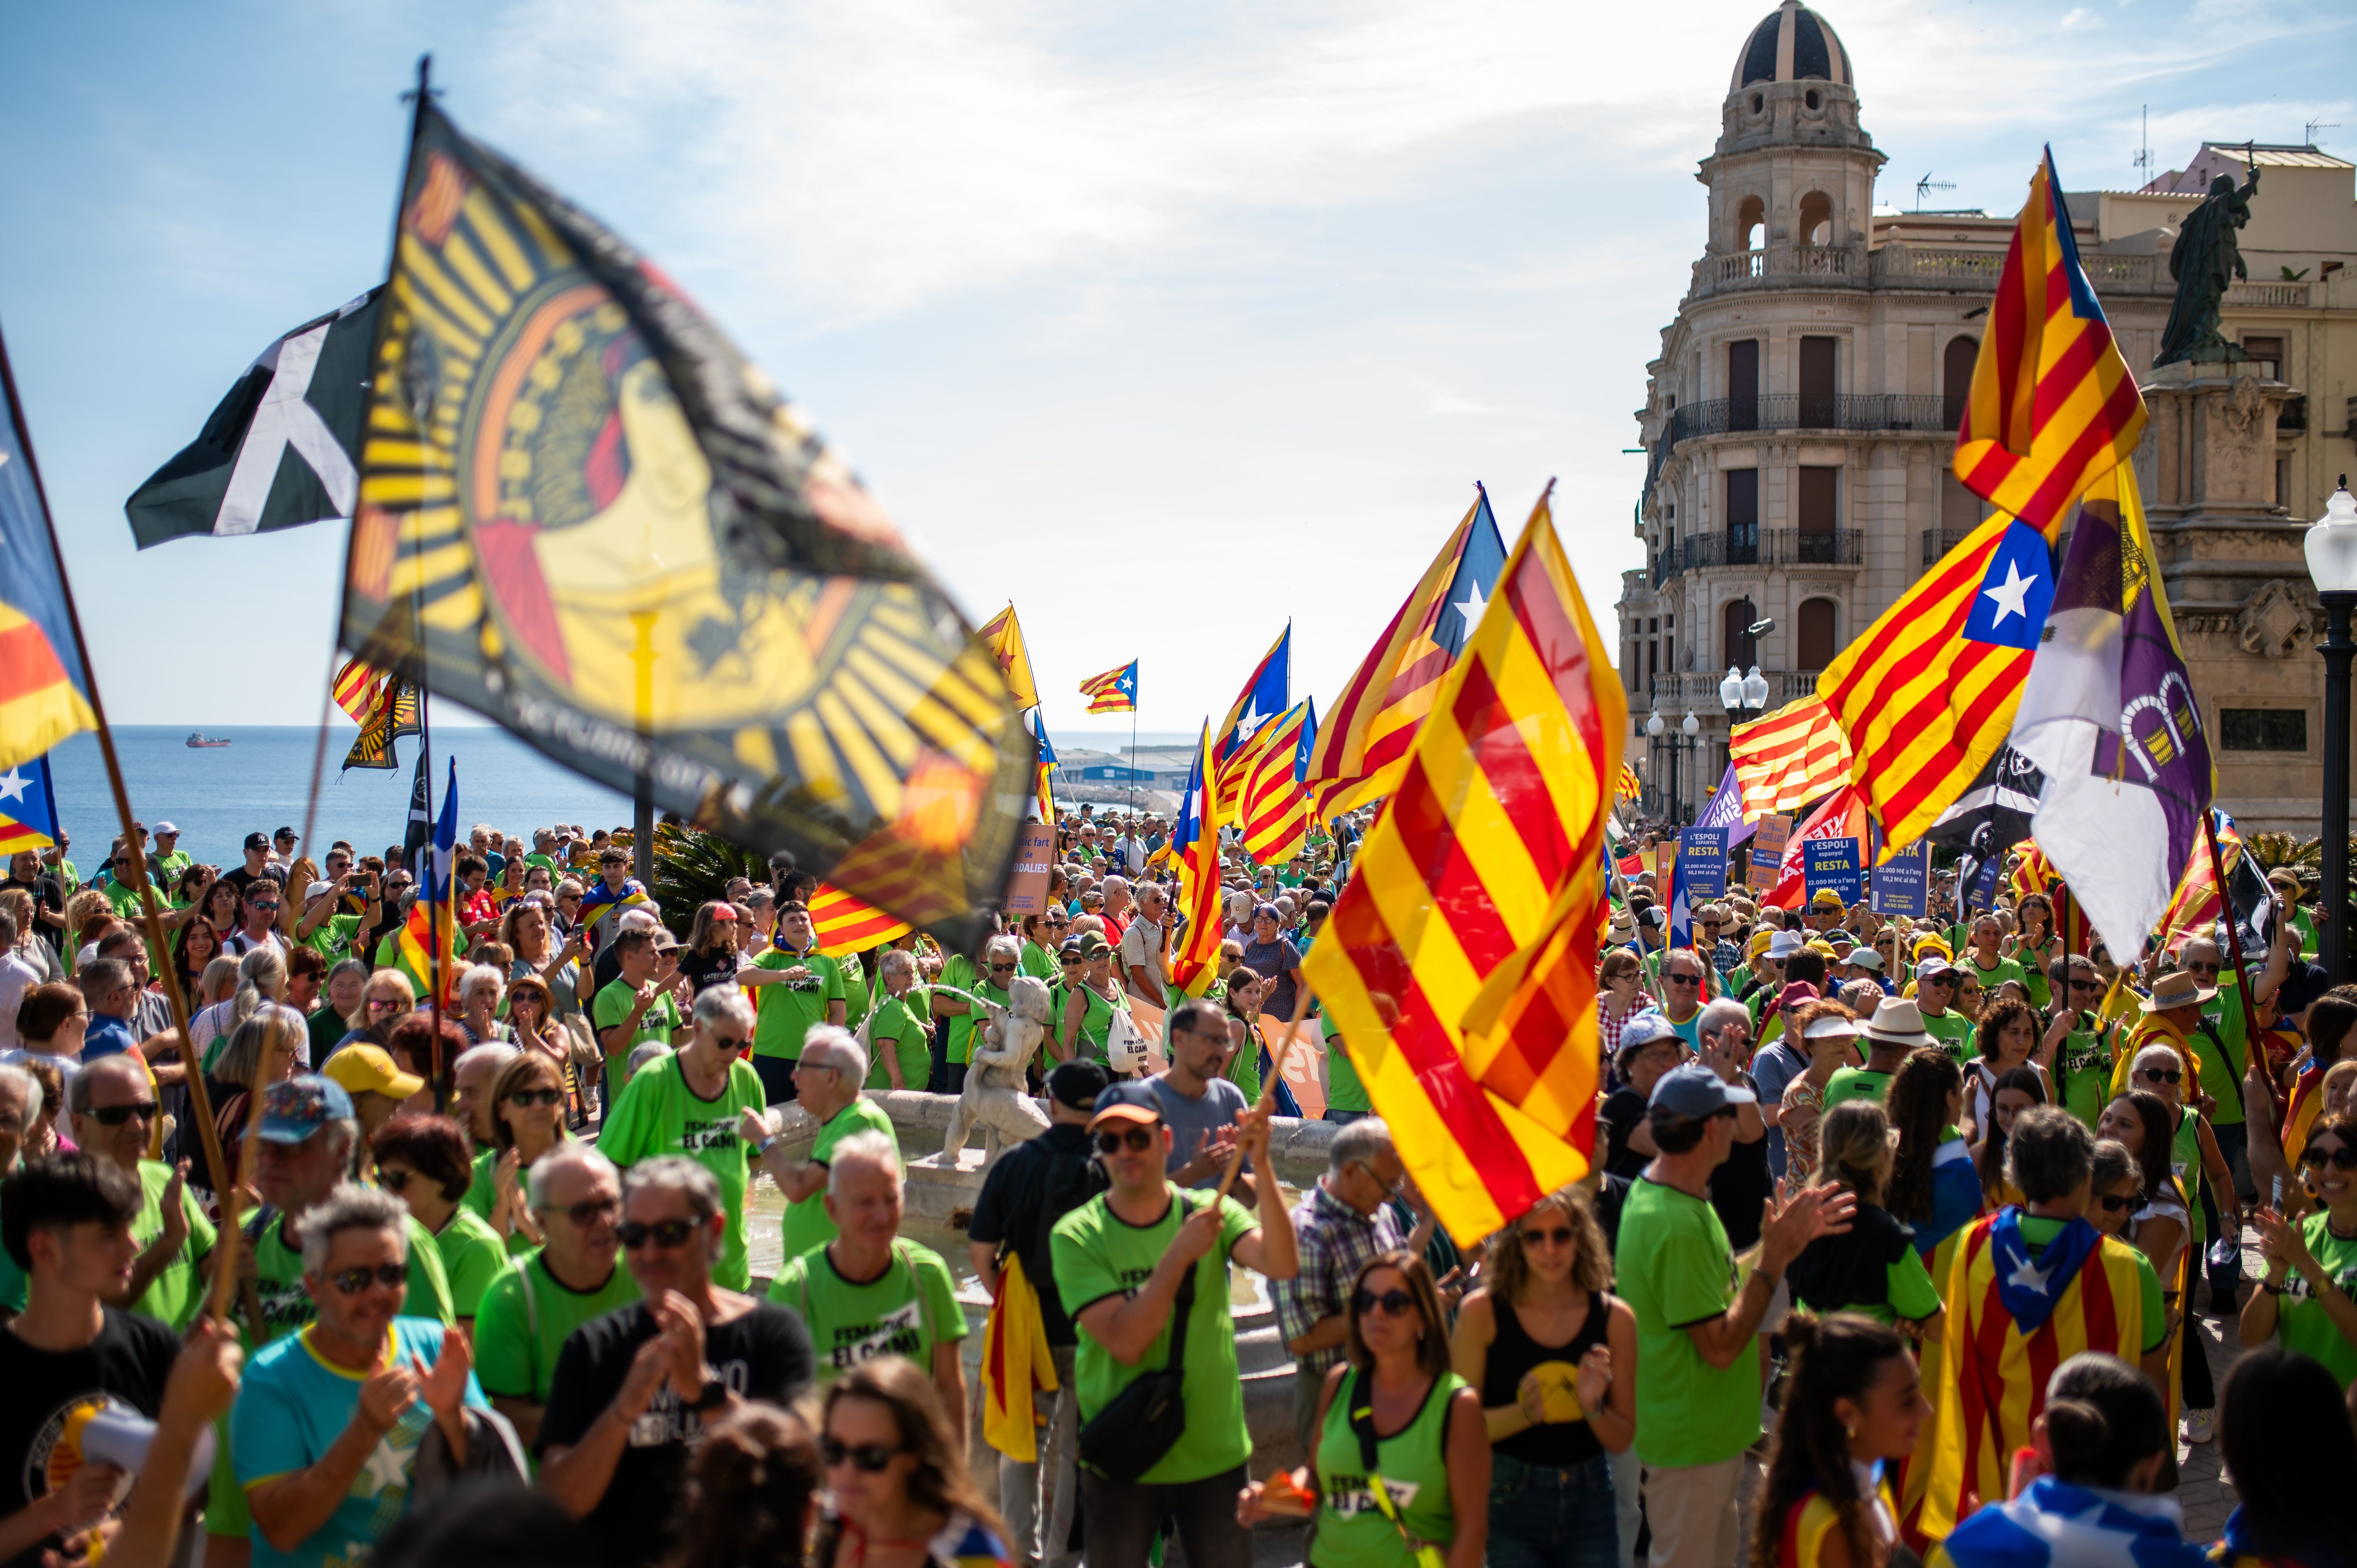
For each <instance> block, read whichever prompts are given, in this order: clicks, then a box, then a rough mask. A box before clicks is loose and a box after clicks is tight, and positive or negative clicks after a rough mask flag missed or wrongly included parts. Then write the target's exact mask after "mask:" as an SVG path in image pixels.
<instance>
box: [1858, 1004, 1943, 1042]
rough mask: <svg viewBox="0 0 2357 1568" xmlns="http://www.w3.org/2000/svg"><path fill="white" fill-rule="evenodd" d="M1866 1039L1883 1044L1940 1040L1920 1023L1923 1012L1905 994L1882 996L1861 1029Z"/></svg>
mask: <svg viewBox="0 0 2357 1568" xmlns="http://www.w3.org/2000/svg"><path fill="white" fill-rule="evenodd" d="M1860 1032H1861V1033H1862V1034H1864V1035H1865V1036H1866V1037H1867V1039H1869V1040H1874V1041H1877V1042H1878V1043H1880V1044H1882V1045H1886V1046H1936V1045H1938V1044H1939V1043H1940V1042H1939V1041H1937V1040H1935V1039H1933V1038H1932V1033H1931V1031H1930V1030H1928V1029H1926V1028H1924V1027H1923V1013H1922V1010H1921V1008H1919V1007H1917V1006H1916V1005H1915V1004H1914V1002H1913V1001H1911V1000H1910V999H1909V998H1907V997H1904V996H1892V997H1887V998H1885V999H1884V1001H1883V1004H1882V1005H1881V1006H1879V1007H1877V1008H1876V1009H1875V1010H1874V1016H1873V1017H1871V1018H1869V1019H1867V1021H1866V1027H1865V1028H1864V1029H1863V1030H1862V1031H1860Z"/></svg>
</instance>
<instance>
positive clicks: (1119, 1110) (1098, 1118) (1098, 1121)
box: [1089, 1079, 1162, 1133]
mask: <svg viewBox="0 0 2357 1568" xmlns="http://www.w3.org/2000/svg"><path fill="white" fill-rule="evenodd" d="M1161 1120H1162V1102H1161V1101H1159V1100H1157V1099H1156V1098H1155V1097H1154V1089H1153V1086H1152V1085H1150V1084H1148V1083H1146V1082H1145V1081H1143V1080H1141V1079H1124V1080H1123V1081H1122V1082H1120V1083H1114V1084H1107V1085H1106V1086H1105V1088H1104V1090H1103V1092H1102V1093H1101V1094H1099V1095H1098V1096H1097V1099H1096V1114H1095V1115H1093V1116H1092V1117H1090V1118H1089V1131H1091V1132H1092V1133H1093V1132H1095V1131H1096V1130H1097V1128H1099V1127H1100V1126H1103V1124H1104V1123H1105V1122H1137V1123H1138V1124H1139V1125H1141V1126H1143V1125H1146V1124H1147V1123H1150V1122H1159V1121H1161Z"/></svg>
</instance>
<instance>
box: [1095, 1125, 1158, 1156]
mask: <svg viewBox="0 0 2357 1568" xmlns="http://www.w3.org/2000/svg"><path fill="white" fill-rule="evenodd" d="M1123 1144H1127V1145H1128V1146H1129V1149H1130V1152H1131V1153H1133V1154H1144V1153H1145V1152H1146V1150H1147V1149H1150V1148H1152V1147H1153V1146H1154V1133H1153V1132H1152V1131H1151V1130H1150V1129H1148V1128H1145V1127H1132V1128H1130V1129H1129V1130H1128V1131H1127V1132H1125V1133H1098V1134H1097V1153H1098V1154H1100V1155H1112V1154H1118V1153H1120V1152H1121V1148H1122V1145H1123Z"/></svg>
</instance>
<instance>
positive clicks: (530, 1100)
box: [508, 1089, 565, 1105]
mask: <svg viewBox="0 0 2357 1568" xmlns="http://www.w3.org/2000/svg"><path fill="white" fill-rule="evenodd" d="M508 1103H509V1104H510V1105H562V1104H564V1103H565V1090H561V1089H519V1090H516V1091H515V1092H514V1093H512V1094H511V1095H509V1096H508Z"/></svg>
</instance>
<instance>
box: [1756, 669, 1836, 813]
mask: <svg viewBox="0 0 2357 1568" xmlns="http://www.w3.org/2000/svg"><path fill="white" fill-rule="evenodd" d="M1853 760H1855V759H1854V758H1853V757H1851V756H1850V750H1849V737H1848V736H1846V735H1844V734H1842V727H1841V725H1839V724H1838V723H1836V722H1835V718H1834V715H1833V711H1832V710H1831V709H1829V708H1827V707H1826V706H1825V700H1824V698H1823V697H1815V696H1811V697H1803V698H1802V699H1801V700H1800V701H1798V702H1794V703H1785V704H1784V705H1783V706H1782V707H1781V708H1779V709H1777V710H1776V711H1775V712H1774V713H1772V714H1767V715H1766V716H1765V717H1762V718H1757V719H1754V720H1752V721H1751V722H1750V723H1749V724H1744V725H1736V726H1735V727H1734V728H1733V729H1732V730H1729V731H1728V732H1727V761H1729V762H1730V763H1732V764H1734V765H1735V781H1736V783H1738V785H1740V786H1741V787H1742V789H1743V814H1744V815H1745V816H1746V817H1760V816H1766V815H1768V814H1769V813H1770V812H1773V811H1792V810H1793V809H1795V808H1796V807H1800V806H1805V805H1807V804H1808V803H1809V802H1810V801H1812V800H1823V799H1824V797H1825V795H1826V793H1827V792H1828V791H1830V790H1834V789H1840V788H1841V787H1842V786H1843V785H1844V784H1846V783H1847V782H1849V775H1850V765H1851V763H1852V761H1853Z"/></svg>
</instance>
